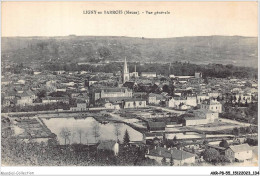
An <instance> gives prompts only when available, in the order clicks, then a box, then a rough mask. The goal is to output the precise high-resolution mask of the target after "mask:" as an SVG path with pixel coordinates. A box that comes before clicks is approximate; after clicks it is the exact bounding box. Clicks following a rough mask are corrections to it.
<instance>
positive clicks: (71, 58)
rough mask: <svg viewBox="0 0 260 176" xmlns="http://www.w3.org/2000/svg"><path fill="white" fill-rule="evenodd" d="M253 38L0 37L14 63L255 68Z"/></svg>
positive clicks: (5, 53) (254, 39) (255, 50)
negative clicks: (121, 62) (125, 62)
mask: <svg viewBox="0 0 260 176" xmlns="http://www.w3.org/2000/svg"><path fill="white" fill-rule="evenodd" d="M257 52H258V51H257V37H241V36H201V37H178V38H167V39H148V38H131V37H91V36H67V37H11V38H6V37H3V38H2V59H3V60H6V59H8V60H13V61H16V62H32V61H58V60H59V61H64V62H88V61H95V60H98V59H104V60H122V59H123V58H124V57H127V59H128V60H129V61H141V62H150V61H157V62H174V61H187V62H191V63H197V64H208V63H219V64H233V65H237V66H249V67H257V61H258V60H257V55H258V53H257Z"/></svg>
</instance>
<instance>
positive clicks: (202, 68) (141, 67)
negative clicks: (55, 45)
mask: <svg viewBox="0 0 260 176" xmlns="http://www.w3.org/2000/svg"><path fill="white" fill-rule="evenodd" d="M128 65H129V70H130V72H133V71H134V68H135V66H136V69H137V72H139V74H140V73H141V72H156V73H157V74H158V75H159V74H161V75H165V76H168V75H169V74H174V75H178V76H181V75H183V76H193V75H194V73H195V72H202V75H203V77H204V78H207V77H216V78H227V77H236V78H257V69H253V68H249V67H238V66H233V65H222V64H209V65H197V64H191V63H187V62H186V63H183V62H174V63H171V65H170V64H160V63H146V64H141V63H138V62H137V63H129V64H128ZM44 69H46V70H50V71H57V70H65V71H83V70H84V71H93V72H106V73H116V72H118V71H122V69H123V64H122V63H120V62H111V63H107V64H102V65H95V66H94V65H91V64H86V65H78V64H77V63H63V64H62V63H60V62H59V64H57V63H45V64H44Z"/></svg>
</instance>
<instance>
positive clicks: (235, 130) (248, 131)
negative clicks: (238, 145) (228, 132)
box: [232, 126, 258, 136]
mask: <svg viewBox="0 0 260 176" xmlns="http://www.w3.org/2000/svg"><path fill="white" fill-rule="evenodd" d="M257 132H258V127H257V126H248V127H240V128H237V127H235V128H233V130H232V134H233V135H235V136H239V135H244V134H252V133H257Z"/></svg>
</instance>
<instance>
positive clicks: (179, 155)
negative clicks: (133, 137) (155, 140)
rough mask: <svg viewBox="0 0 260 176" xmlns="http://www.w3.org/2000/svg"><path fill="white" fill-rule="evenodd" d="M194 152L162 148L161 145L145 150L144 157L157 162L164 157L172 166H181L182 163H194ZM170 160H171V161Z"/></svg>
mask: <svg viewBox="0 0 260 176" xmlns="http://www.w3.org/2000/svg"><path fill="white" fill-rule="evenodd" d="M195 156H196V155H195V154H192V153H189V152H186V151H183V150H178V149H176V148H169V149H167V148H163V147H155V148H154V149H152V150H149V149H148V151H147V153H146V154H145V157H147V158H150V159H154V160H155V161H157V162H158V163H159V164H160V163H161V162H162V160H163V158H165V161H166V163H169V164H170V163H171V162H172V164H173V165H174V166H181V165H184V164H194V163H195ZM171 160H172V161H171Z"/></svg>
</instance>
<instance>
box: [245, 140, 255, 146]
mask: <svg viewBox="0 0 260 176" xmlns="http://www.w3.org/2000/svg"><path fill="white" fill-rule="evenodd" d="M245 143H248V144H249V145H253V146H257V145H258V139H257V138H247V139H246V141H245Z"/></svg>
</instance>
